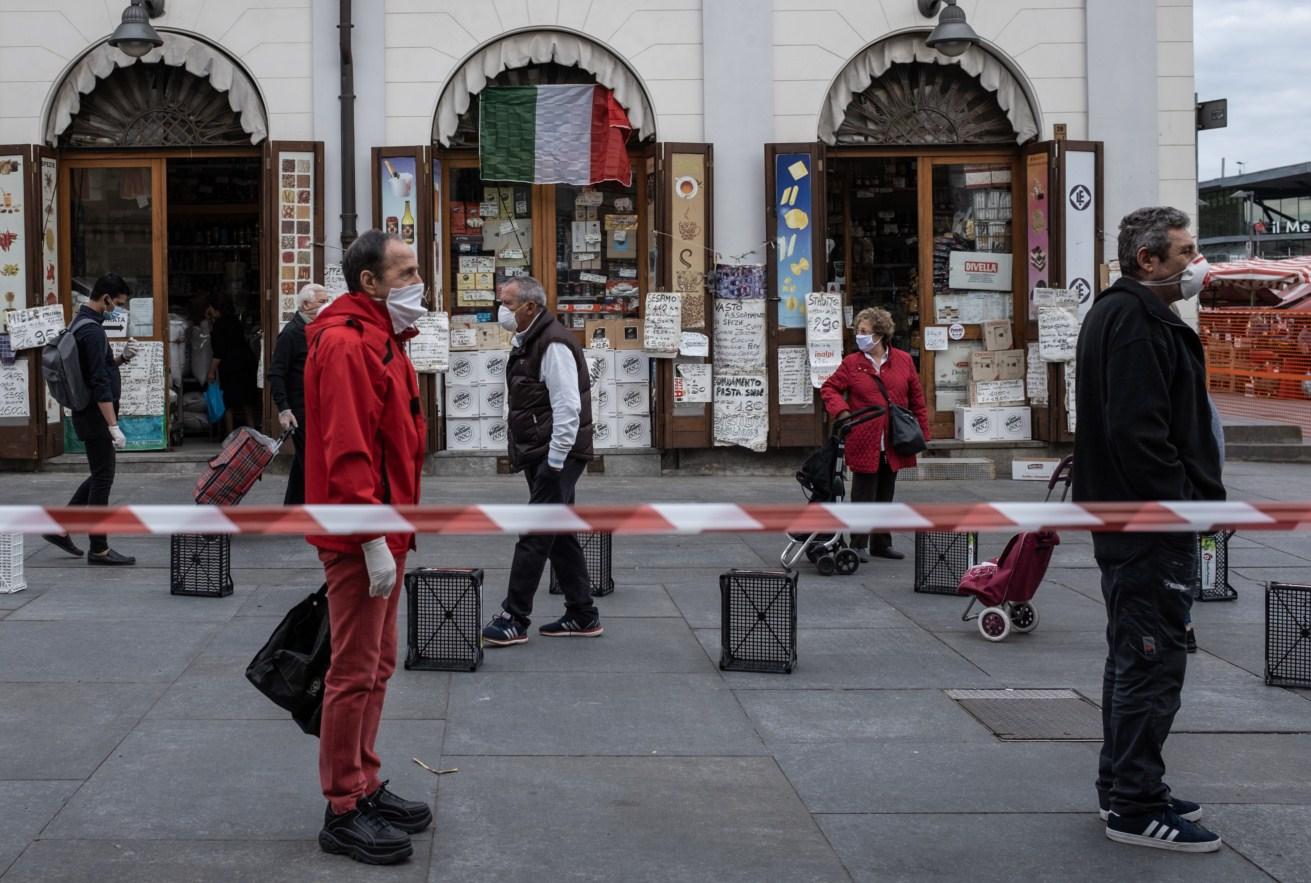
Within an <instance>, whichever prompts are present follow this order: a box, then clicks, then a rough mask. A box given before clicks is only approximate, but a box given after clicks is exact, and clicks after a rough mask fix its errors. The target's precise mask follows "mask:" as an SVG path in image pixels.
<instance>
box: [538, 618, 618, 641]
mask: <svg viewBox="0 0 1311 883" xmlns="http://www.w3.org/2000/svg"><path fill="white" fill-rule="evenodd" d="M537 631H538V633H539V634H541V635H542V636H543V637H546V638H595V637H596V636H597V635H599V634H601V633H602V632H603V631H605V629H603V628H601V614H599V613H595V612H594V613H593V614H592V615H591V616H590V617H584V616H582V615H581V614H576V613H566V614H565V615H564V616H562V617H560V618H559V619H557V620H556V621H555V622H548V623H547V624H546V625H544V626H542V627H541V628H539V629H538V630H537Z"/></svg>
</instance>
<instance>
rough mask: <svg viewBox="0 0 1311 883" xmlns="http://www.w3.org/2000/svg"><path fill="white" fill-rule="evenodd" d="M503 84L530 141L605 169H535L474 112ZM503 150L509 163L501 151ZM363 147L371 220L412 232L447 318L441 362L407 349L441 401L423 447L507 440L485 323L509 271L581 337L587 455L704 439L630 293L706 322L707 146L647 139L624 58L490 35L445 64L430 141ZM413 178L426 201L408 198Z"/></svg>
mask: <svg viewBox="0 0 1311 883" xmlns="http://www.w3.org/2000/svg"><path fill="white" fill-rule="evenodd" d="M568 86H573V87H577V88H576V89H574V90H567V89H564V88H563V87H568ZM510 90H515V91H514V92H513V94H514V95H517V96H519V99H522V100H524V101H527V106H528V110H527V111H526V112H527V114H528V116H530V117H532V118H531V119H529V120H527V122H526V124H524V125H521V126H520V129H521V130H524V131H527V132H529V133H530V134H532V133H535V134H536V137H537V139H538V141H539V142H541V141H542V139H544V138H552V137H554V138H560V137H564V138H569V139H572V142H571V143H574V146H575V148H576V151H577V154H578V156H579V157H580V162H582V163H583V165H584V169H586V165H587V162H588V158H589V156H590V162H591V167H592V169H593V170H595V169H596V168H597V167H598V163H599V162H604V163H605V165H606V168H607V170H608V171H607V172H606V174H605V175H603V176H602V177H603V180H595V181H594V183H586V182H582V183H580V182H578V181H577V180H572V181H571V182H570V183H558V182H559V181H561V180H565V179H568V178H569V177H570V176H569V174H559V173H560V171H561V170H559V169H555V170H548V171H544V170H543V169H542V168H540V167H536V168H534V167H533V166H532V160H533V157H534V151H533V144H532V142H531V140H530V141H529V142H528V143H526V144H523V145H518V146H517V147H516V145H513V144H509V143H507V141H506V140H505V139H504V138H503V137H499V136H498V137H495V138H493V136H492V135H491V134H489V132H490V131H491V130H489V129H487V128H486V121H487V119H488V118H489V116H495V115H496V114H500V113H502V112H504V109H505V100H507V96H509V95H510V94H511V92H510ZM525 96H526V97H525ZM558 96H564V98H565V100H560V101H557V97H558ZM569 96H574V97H569ZM578 97H581V98H582V99H585V102H586V105H585V106H584V108H583V109H584V110H587V109H589V108H590V111H591V113H592V114H593V117H592V119H593V122H595V121H596V119H597V116H596V114H598V113H606V114H609V116H607V117H606V119H605V122H603V123H602V124H601V127H600V128H599V129H597V128H595V127H589V126H587V125H582V126H581V127H579V126H578V125H576V123H577V121H575V120H571V119H569V118H568V116H569V114H571V113H576V112H577V111H578V109H579V105H578V103H577V101H576V100H575V98H578ZM491 102H497V104H496V107H495V109H494V110H488V111H487V112H486V113H484V110H486V109H487V108H489V107H490V106H491ZM607 108H608V109H607ZM520 111H524V105H523V104H522V102H521V103H520V105H519V110H518V111H515V112H520ZM615 125H621V126H623V127H624V128H625V129H627V130H628V132H627V135H626V139H621V140H620V141H618V142H610V144H609V148H610V149H609V151H608V152H607V150H606V148H605V147H604V146H603V145H601V144H599V143H598V141H599V139H604V138H605V137H606V132H607V128H608V127H612V126H615ZM562 133H564V134H562ZM516 149H517V150H520V151H521V155H519V156H518V159H519V160H520V162H519V165H518V166H517V167H515V163H514V162H511V161H508V160H509V159H511V158H513V155H514V151H515V150H516ZM541 155H542V154H541V151H540V149H539V150H538V152H537V154H536V156H538V157H539V158H540V156H541ZM525 159H526V160H527V167H525V166H524V162H522V161H523V160H525ZM374 163H375V167H376V173H375V179H374V180H375V197H374V214H375V220H376V221H377V223H379V224H380V225H383V226H384V227H388V228H390V227H395V228H396V229H397V230H398V231H400V232H401V233H402V235H405V236H407V237H412V238H413V239H414V241H415V242H416V245H418V246H419V247H420V251H421V253H422V254H423V260H424V262H425V268H424V269H425V272H426V274H427V275H426V277H425V278H427V279H430V280H432V283H431V284H432V285H433V289H434V292H435V294H436V300H437V304H436V309H437V310H439V311H441V312H445V313H447V314H448V315H449V317H450V322H451V328H452V332H451V354H450V360H451V361H450V369H449V370H448V371H445V372H442V373H441V374H440V375H439V374H438V372H437V371H436V368H435V366H424V365H422V364H421V365H420V370H421V371H424V370H425V368H430V369H432V380H431V381H428V382H429V383H431V385H432V388H433V392H432V397H433V398H434V399H439V400H440V401H441V407H440V408H439V411H440V414H441V418H442V426H441V429H440V431H439V435H438V438H436V439H434V441H435V442H436V446H437V447H440V448H444V449H446V450H458V451H485V452H487V453H488V454H503V453H504V451H505V446H506V445H505V434H504V422H503V420H502V404H503V402H502V398H501V390H503V388H504V387H503V383H502V381H501V379H500V375H499V373H498V371H499V370H500V369H499V366H501V365H503V364H504V358H505V355H504V354H505V351H506V350H507V349H508V345H509V341H508V335H505V334H503V333H502V332H501V331H500V330H499V329H498V327H497V326H496V324H495V320H496V294H495V292H496V289H497V288H498V286H500V285H502V284H504V283H505V282H506V281H507V280H509V279H512V278H514V277H515V276H518V275H522V274H531V275H533V276H535V277H537V278H539V279H540V280H542V282H543V283H544V285H545V286H546V289H547V294H548V308H549V309H550V310H551V311H552V312H553V313H554V314H555V315H556V317H557V318H558V319H559V321H561V322H563V323H564V324H565V325H566V326H568V327H570V328H572V329H573V330H574V331H575V332H576V333H577V334H578V337H579V340H580V342H582V343H583V344H584V345H585V346H586V347H588V354H589V359H590V360H591V361H592V363H593V364H592V368H593V372H592V373H593V378H594V395H593V412H594V423H595V424H596V426H597V446H598V447H599V448H601V452H602V453H604V452H605V451H606V450H615V451H617V450H620V449H636V450H641V449H650V448H652V447H663V448H667V447H705V446H708V445H709V444H710V419H709V408H708V405H707V404H705V403H701V402H697V403H695V404H693V403H679V402H676V401H675V395H674V384H673V377H672V375H673V372H672V369H671V360H662V359H652V358H650V357H648V356H647V355H646V353H645V351H644V347H643V340H642V330H643V321H644V319H645V311H646V296H647V295H648V294H649V293H650V292H653V291H669V290H672V288H673V287H674V286H679V287H680V289H679V290H682V291H683V292H684V296H683V307H682V315H681V321H682V327H683V328H684V329H687V330H695V331H698V332H701V333H707V334H708V330H707V329H708V328H709V321H710V314H709V312H708V310H709V306H710V305H709V303H708V299H707V298H706V296H705V274H706V273H707V271H708V270H710V269H711V260H710V255H711V253H712V252H711V249H713V235H712V230H711V218H712V203H711V198H712V197H711V189H712V188H711V184H712V182H711V151H710V147H709V145H703V144H660V143H659V142H658V141H657V140H656V126H655V115H654V112H653V109H652V106H651V103H650V100H649V98H648V96H647V94H646V92H645V90H644V89H643V87H642V84H641V82H640V80H639V79H638V77H637V76H636V74H635V73H634V72H633V70H632V69H631V67H629V66H628V64H627V63H626V62H625V61H624V60H623V59H621V58H619V57H618V56H616V55H615V54H613V53H612V52H611V51H610V50H608V49H606V48H605V47H603V46H600V45H599V44H596V43H593V42H591V41H590V40H588V39H586V38H585V37H582V36H580V35H577V34H574V33H570V32H563V31H534V32H525V33H519V34H512V35H509V36H506V37H503V38H501V39H499V40H497V41H495V42H493V43H491V44H488V45H486V46H484V47H482V48H480V49H479V50H478V51H476V52H475V53H473V54H472V55H471V56H470V57H469V58H467V59H466V60H465V61H464V62H463V63H462V64H461V65H460V66H459V67H458V69H457V70H456V72H455V74H454V75H453V76H452V77H451V78H450V79H449V80H448V82H447V85H446V87H445V89H444V91H443V93H442V95H441V96H440V98H439V101H438V105H437V111H436V113H435V115H434V122H433V143H432V144H431V145H430V146H424V147H414V148H385V149H380V150H376V151H375V154H374ZM495 170H500V171H499V172H498V171H495ZM411 181H412V182H413V184H414V188H413V190H412V188H411V184H410V182H411ZM680 188H681V190H680ZM428 192H431V193H432V201H431V202H428V201H427V199H418V198H417V194H418V193H428ZM411 193H414V194H415V195H416V196H415V197H414V198H411ZM676 193H677V194H678V195H675V194H676ZM675 203H676V204H677V219H676V220H677V223H675V219H674V216H675V211H674V206H675ZM411 224H413V225H414V226H413V227H411ZM410 231H414V232H410ZM680 254H681V255H682V256H683V257H682V260H681V262H678V263H676V260H677V258H678V256H679V255H680ZM678 271H682V272H678ZM607 350H608V352H607ZM705 357H708V353H707V354H706V356H705ZM698 358H701V357H698ZM439 377H440V379H442V380H443V381H444V383H443V384H441V385H442V386H443V387H444V388H443V389H441V390H440V391H439V390H438V385H439V384H438V382H437V381H438V379H439ZM435 422H436V421H435Z"/></svg>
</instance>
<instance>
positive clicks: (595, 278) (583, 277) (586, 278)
mask: <svg viewBox="0 0 1311 883" xmlns="http://www.w3.org/2000/svg"><path fill="white" fill-rule="evenodd" d="M578 281H579V282H592V283H595V284H596V285H604V284H605V283H606V282H608V281H610V277H609V276H606V275H604V274H602V273H579V274H578Z"/></svg>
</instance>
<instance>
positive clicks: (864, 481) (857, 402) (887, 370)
mask: <svg viewBox="0 0 1311 883" xmlns="http://www.w3.org/2000/svg"><path fill="white" fill-rule="evenodd" d="M854 327H855V331H856V352H854V353H852V354H851V355H849V356H847V357H846V358H845V359H843V360H842V364H841V365H839V366H838V370H837V371H835V372H833V374H832V375H831V376H830V377H829V379H828V380H826V381H824V385H823V386H822V387H821V388H820V396H821V397H822V398H823V399H824V408H825V409H826V410H827V411H828V413H829V416H830V417H833V418H835V419H837V420H843V419H845V418H846V417H848V416H850V414H851V412H852V411H859V410H861V409H862V408H868V407H870V406H871V405H880V406H882V407H885V408H886V407H887V406H888V404H889V403H892V404H894V405H900V406H901V407H903V408H907V409H909V410H910V412H911V413H912V414H914V415H915V419H916V420H918V421H919V425H920V431H921V432H923V433H924V440H925V441H926V442H927V441H928V440H929V439H931V438H932V437H933V436H932V435H931V434H930V432H929V412H928V409H927V408H926V407H925V405H924V388H923V387H922V386H920V376H919V369H918V368H916V367H915V361H914V360H913V359H912V358H911V357H910V353H908V352H906V351H905V350H899V349H897V348H896V347H894V346H893V345H892V342H891V341H892V332H893V328H894V326H893V323H892V315H891V314H890V313H888V311H887V310H878V309H865V310H861V311H860V313H858V314H857V316H856V322H855V326H854ZM846 456H847V466H848V467H849V468H850V469H851V502H853V503H875V502H877V503H890V502H892V496H893V493H894V492H895V491H896V489H897V473H898V472H899V471H901V470H902V469H907V468H910V467H913V466H915V464H916V462H917V461H916V458H915V455H914V454H899V453H897V452H896V451H895V450H893V448H892V440H891V438H889V436H888V417H887V414H882V415H880V416H878V417H875V418H874V419H872V420H868V421H866V422H864V423H861V424H860V425H858V426H856V427H855V428H854V429H852V430H851V433H850V435H848V436H847V444H846ZM851 546H852V548H853V549H855V551H856V554H857V555H859V556H860V560H861V561H868V560H869V558H870V556H871V555H873V556H874V557H876V558H892V559H894V560H899V559H901V558H905V557H906V555H905V553H904V552H899V551H897V550H896V549H894V548H892V534H890V533H876V534H868V535H866V534H852V536H851Z"/></svg>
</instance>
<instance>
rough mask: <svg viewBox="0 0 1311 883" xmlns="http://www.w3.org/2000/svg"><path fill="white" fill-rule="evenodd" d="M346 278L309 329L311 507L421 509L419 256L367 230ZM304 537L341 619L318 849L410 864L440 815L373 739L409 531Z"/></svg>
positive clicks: (335, 633) (349, 253) (327, 719)
mask: <svg viewBox="0 0 1311 883" xmlns="http://www.w3.org/2000/svg"><path fill="white" fill-rule="evenodd" d="M342 270H343V273H344V275H345V277H346V282H347V284H348V285H349V286H350V293H349V294H345V295H342V296H341V297H338V298H337V299H336V300H335V301H333V302H332V304H331V305H330V306H328V307H326V308H325V309H324V310H323V311H322V312H321V313H320V314H319V317H318V319H316V320H315V322H314V324H313V325H310V326H309V328H308V335H307V337H308V345H309V356H308V358H307V360H306V365H305V422H306V437H307V438H308V439H311V442H310V444H308V445H307V446H306V452H305V454H306V456H305V501H306V503H338V504H354V505H379V504H382V505H388V504H397V505H401V504H408V503H417V502H419V479H420V471H421V467H422V463H423V440H424V436H425V425H424V420H423V417H422V415H421V411H420V407H419V384H418V379H417V378H416V377H415V374H414V366H413V365H411V364H410V360H409V357H408V356H407V355H406V353H405V346H404V341H405V339H406V338H407V337H411V336H413V335H414V333H415V332H414V331H413V330H412V327H411V326H413V324H414V321H415V319H416V318H417V317H418V316H419V315H421V314H422V313H423V312H424V311H425V309H426V308H425V307H424V305H423V280H422V279H420V278H419V266H418V261H417V259H416V258H415V254H414V249H412V248H410V247H409V246H408V245H406V244H405V243H404V242H403V241H402V240H401V238H400V237H398V236H395V235H387V234H384V233H382V232H381V231H379V230H370V231H368V232H366V233H364V234H362V235H361V236H360V237H359V238H358V239H357V240H355V242H354V243H353V244H352V245H351V247H350V248H349V249H347V250H346V254H345V257H344V259H343V262H342ZM307 539H308V540H309V541H310V543H312V544H313V545H315V546H316V547H318V550H319V560H320V561H322V562H323V570H324V574H325V577H326V580H327V583H328V616H329V619H330V621H331V625H332V665H331V667H330V668H329V669H328V675H327V678H326V683H325V686H324V696H323V719H322V725H321V727H320V735H319V740H320V741H319V779H320V782H321V784H322V786H323V794H324V796H325V797H326V798H327V799H328V808H327V812H326V815H325V820H324V826H323V830H322V831H321V832H320V833H319V845H320V846H321V847H322V848H323V849H324V851H326V852H330V853H335V854H344V855H348V856H350V857H351V858H353V859H355V860H356V861H361V862H365V863H368V864H392V863H394V862H399V861H403V860H405V859H406V858H408V857H409V856H410V855H411V853H412V852H413V847H412V846H411V844H410V837H409V835H410V834H412V833H417V832H419V831H422V830H423V829H425V828H427V827H428V825H429V824H431V823H432V810H431V809H430V808H429V806H428V805H427V804H425V803H418V802H415V801H409V800H403V799H401V798H399V797H397V796H396V795H395V794H392V793H391V792H390V791H388V790H387V783H386V782H384V781H382V780H381V779H380V778H379V775H378V771H379V767H380V766H381V761H379V759H378V755H377V753H376V752H375V750H374V740H375V739H376V738H377V735H378V723H379V721H380V720H381V718H382V704H383V699H384V697H385V696H386V693H387V679H388V678H390V677H391V674H392V672H393V671H395V670H396V608H397V604H398V602H399V600H400V596H401V592H400V591H399V590H398V586H399V585H400V581H401V578H402V576H403V575H404V573H405V556H406V554H407V553H408V552H409V551H410V550H411V549H413V548H414V534H412V533H392V534H386V535H378V534H360V535H356V536H344V535H333V536H312V537H308V538H307Z"/></svg>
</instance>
